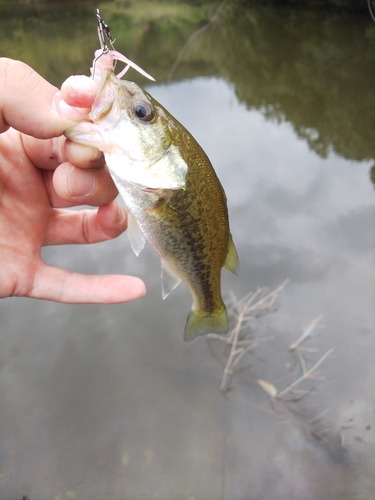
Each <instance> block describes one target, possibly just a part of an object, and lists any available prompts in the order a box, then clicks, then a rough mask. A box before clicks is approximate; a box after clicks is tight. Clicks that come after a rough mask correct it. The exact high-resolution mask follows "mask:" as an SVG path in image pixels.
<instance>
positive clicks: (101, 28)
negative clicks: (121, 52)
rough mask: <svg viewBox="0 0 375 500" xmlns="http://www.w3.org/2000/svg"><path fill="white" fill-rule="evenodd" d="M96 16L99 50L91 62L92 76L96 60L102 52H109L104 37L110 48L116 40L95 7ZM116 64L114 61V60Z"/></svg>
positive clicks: (93, 75) (112, 47) (113, 48)
mask: <svg viewBox="0 0 375 500" xmlns="http://www.w3.org/2000/svg"><path fill="white" fill-rule="evenodd" d="M96 18H97V20H98V38H99V43H100V48H101V52H100V54H99V55H98V56H96V57H95V59H94V61H93V63H92V78H94V77H95V65H96V61H97V60H98V59H100V58H101V57H102V55H103V54H107V53H108V52H109V48H108V45H107V44H106V39H107V43H108V44H109V45H110V46H111V49H112V50H115V47H114V45H113V44H114V43H115V41H116V38H115V39H113V38H112V35H111V32H110V31H109V26H108V24H107V23H105V22H104V21H103V19H102V16H101V15H100V12H99V9H96ZM115 65H116V62H115Z"/></svg>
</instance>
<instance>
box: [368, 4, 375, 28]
mask: <svg viewBox="0 0 375 500" xmlns="http://www.w3.org/2000/svg"><path fill="white" fill-rule="evenodd" d="M367 5H368V10H369V11H370V16H371V17H372V20H373V21H374V23H375V16H374V13H373V11H372V7H371V0H367Z"/></svg>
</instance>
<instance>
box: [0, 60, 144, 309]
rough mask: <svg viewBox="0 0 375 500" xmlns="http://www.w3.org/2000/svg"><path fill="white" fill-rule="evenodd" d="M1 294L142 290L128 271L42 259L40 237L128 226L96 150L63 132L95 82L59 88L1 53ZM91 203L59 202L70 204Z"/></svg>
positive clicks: (90, 238)
mask: <svg viewBox="0 0 375 500" xmlns="http://www.w3.org/2000/svg"><path fill="white" fill-rule="evenodd" d="M0 89H1V91H0V261H1V268H0V297H1V298H3V297H9V296H28V297H33V298H41V299H47V300H55V301H60V302H70V303H116V302H125V301H128V300H133V299H137V298H139V297H141V296H142V295H143V294H144V292H145V287H144V284H143V282H142V281H141V280H140V279H138V278H136V277H131V276H117V275H113V276H108V275H107V276H84V275H81V274H78V273H72V272H69V271H66V270H63V269H59V268H56V267H52V266H49V265H47V264H45V263H44V262H43V261H42V259H41V257H40V251H41V247H42V246H44V245H57V244H72V243H94V242H98V241H104V240H108V239H111V238H114V237H116V236H118V235H119V234H120V233H122V232H123V231H124V230H125V229H126V226H127V215H126V212H125V210H124V209H123V207H121V206H120V205H118V204H117V203H116V202H115V201H113V200H114V198H115V197H116V196H117V190H116V188H115V186H114V184H113V182H112V180H111V177H110V175H109V173H108V172H107V169H106V167H105V164H104V160H103V156H102V154H101V153H99V151H98V150H96V149H95V148H92V147H88V146H81V145H79V144H74V143H72V142H71V141H69V140H66V139H65V138H64V137H63V136H62V133H63V131H64V130H66V129H67V128H68V127H72V126H74V125H76V124H77V122H78V121H80V120H81V119H82V118H83V117H84V116H85V115H86V114H87V113H88V112H89V110H90V108H91V105H92V102H93V100H94V96H95V92H96V84H95V82H93V81H92V80H91V79H89V78H87V77H77V79H76V80H72V79H68V81H67V82H65V85H64V86H63V87H62V90H61V92H60V93H59V92H58V90H57V89H56V88H55V87H53V86H52V85H50V84H49V83H48V82H46V81H45V80H44V79H43V78H42V77H41V76H40V75H38V74H37V73H36V72H34V71H33V70H32V69H31V68H30V67H28V66H27V65H25V64H23V63H21V62H18V61H12V60H9V59H4V58H0ZM82 204H85V205H93V206H99V207H100V208H99V209H97V210H81V211H71V210H66V208H67V207H72V206H77V205H82Z"/></svg>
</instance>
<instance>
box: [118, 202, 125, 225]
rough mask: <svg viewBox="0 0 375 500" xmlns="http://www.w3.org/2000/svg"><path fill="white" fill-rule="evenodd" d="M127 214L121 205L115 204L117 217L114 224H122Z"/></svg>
mask: <svg viewBox="0 0 375 500" xmlns="http://www.w3.org/2000/svg"><path fill="white" fill-rule="evenodd" d="M127 216H128V214H127V212H126V210H125V208H124V207H123V206H122V205H119V204H118V203H117V217H116V224H123V223H124V222H125V220H126V218H127Z"/></svg>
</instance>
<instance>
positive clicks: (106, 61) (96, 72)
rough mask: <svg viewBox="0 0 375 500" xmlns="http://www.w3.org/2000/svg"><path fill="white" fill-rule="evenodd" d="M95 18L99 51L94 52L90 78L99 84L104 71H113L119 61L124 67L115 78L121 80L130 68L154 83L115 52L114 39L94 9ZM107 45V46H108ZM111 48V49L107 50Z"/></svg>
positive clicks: (146, 74)
mask: <svg viewBox="0 0 375 500" xmlns="http://www.w3.org/2000/svg"><path fill="white" fill-rule="evenodd" d="M96 18H97V20H98V38H99V43H100V49H98V50H96V51H95V58H94V60H93V63H92V67H91V68H90V72H91V78H92V79H93V80H94V81H95V82H96V83H100V81H101V77H102V73H103V70H104V69H112V70H113V71H114V70H115V67H116V62H117V61H121V62H123V63H125V65H126V66H125V67H124V69H123V70H122V71H120V72H119V73H118V74H117V75H116V76H117V78H122V77H123V76H124V75H125V73H126V72H127V71H128V69H129V68H130V67H132V68H134V69H135V70H136V71H138V72H139V73H141V75H143V76H145V77H146V78H148V79H149V80H152V81H155V78H153V77H152V76H151V75H149V74H148V73H146V71H144V70H143V69H142V68H141V67H139V66H138V65H137V64H135V63H133V61H131V60H130V59H128V58H127V57H126V56H124V55H123V54H121V53H120V52H118V51H117V50H115V47H114V43H115V41H116V39H113V38H112V35H111V32H110V30H109V26H108V24H106V23H105V22H104V20H103V18H102V17H101V15H100V12H99V9H96ZM108 45H109V46H108ZM109 47H111V48H109Z"/></svg>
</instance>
